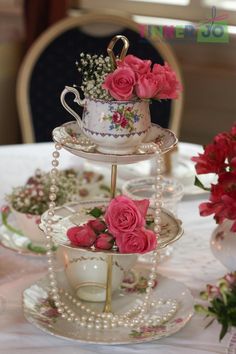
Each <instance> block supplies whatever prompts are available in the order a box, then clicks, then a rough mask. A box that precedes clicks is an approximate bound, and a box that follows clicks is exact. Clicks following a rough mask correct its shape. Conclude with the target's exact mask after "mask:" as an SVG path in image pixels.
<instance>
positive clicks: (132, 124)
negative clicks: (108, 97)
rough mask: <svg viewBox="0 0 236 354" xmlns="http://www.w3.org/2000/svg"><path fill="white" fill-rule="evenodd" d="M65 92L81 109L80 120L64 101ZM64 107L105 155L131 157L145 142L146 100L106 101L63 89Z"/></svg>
mask: <svg viewBox="0 0 236 354" xmlns="http://www.w3.org/2000/svg"><path fill="white" fill-rule="evenodd" d="M68 92H71V93H73V94H74V95H75V99H74V101H75V102H77V103H78V104H79V105H80V106H83V107H84V110H83V116H82V119H81V118H80V117H79V115H78V114H77V113H76V112H75V111H74V110H72V109H71V108H70V107H69V106H68V104H67V103H66V102H65V96H66V94H67V93H68ZM61 103H62V105H63V107H64V108H65V109H66V110H67V111H68V112H69V113H70V114H72V115H73V117H75V118H76V120H77V122H78V124H79V126H80V128H81V130H82V131H83V133H84V134H85V135H86V136H87V137H88V138H89V139H90V140H91V141H93V142H94V143H95V144H96V145H97V150H98V151H100V152H102V153H108V154H117V155H123V154H131V153H133V152H134V151H135V150H136V149H137V146H138V145H139V144H140V143H141V142H142V141H144V139H145V137H146V135H147V133H148V131H149V129H150V127H151V118H150V110H149V101H148V100H140V99H136V100H133V101H105V100H99V99H91V98H85V99H84V100H81V98H80V95H79V92H78V91H77V90H76V89H75V88H73V87H68V86H66V87H65V89H64V90H63V91H62V94H61Z"/></svg>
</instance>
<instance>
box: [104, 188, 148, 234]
mask: <svg viewBox="0 0 236 354" xmlns="http://www.w3.org/2000/svg"><path fill="white" fill-rule="evenodd" d="M148 205H149V200H147V199H145V200H141V201H133V200H131V199H130V198H128V197H125V196H123V195H121V196H118V197H116V198H114V199H112V201H111V202H110V204H109V205H108V207H107V210H106V213H105V221H106V224H107V226H108V230H109V232H110V233H111V234H112V235H113V236H114V237H116V236H117V235H118V234H123V233H126V232H132V231H134V230H135V229H137V228H140V227H142V226H144V224H145V216H146V211H147V208H148Z"/></svg>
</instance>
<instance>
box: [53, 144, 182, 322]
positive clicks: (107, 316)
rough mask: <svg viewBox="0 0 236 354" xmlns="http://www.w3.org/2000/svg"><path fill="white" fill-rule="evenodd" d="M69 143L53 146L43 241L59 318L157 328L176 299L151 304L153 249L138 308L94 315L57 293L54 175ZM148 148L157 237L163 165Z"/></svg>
mask: <svg viewBox="0 0 236 354" xmlns="http://www.w3.org/2000/svg"><path fill="white" fill-rule="evenodd" d="M68 142H70V143H71V142H73V143H74V142H75V138H73V139H70V141H69V140H68V139H61V141H60V143H56V144H55V151H53V153H52V156H53V160H52V166H53V168H52V169H51V186H50V194H49V200H50V202H49V210H48V218H47V224H46V239H47V244H46V248H47V256H48V273H49V279H50V287H51V292H52V298H53V300H54V301H55V306H56V307H57V309H58V312H59V313H61V316H62V318H64V319H66V320H67V321H69V322H71V321H73V322H76V323H78V324H79V326H81V327H86V328H96V329H108V328H114V327H117V326H121V327H131V328H133V327H140V326H143V325H144V324H147V325H152V326H155V325H160V324H162V323H164V322H166V321H168V320H169V319H170V318H171V317H173V315H174V314H175V313H176V311H177V308H178V304H177V301H176V300H172V299H168V300H166V301H164V300H163V299H159V300H158V301H151V293H152V288H153V286H154V280H155V278H156V265H157V260H158V258H157V256H158V250H157V249H156V250H154V251H153V252H152V258H151V270H150V274H149V280H148V283H147V284H148V286H147V288H146V294H145V296H144V300H143V302H142V304H141V305H138V306H135V307H134V308H132V309H130V310H129V311H127V312H126V313H125V314H113V313H100V312H96V311H94V310H92V309H90V308H89V307H87V306H86V305H84V304H83V303H82V302H81V301H78V299H76V298H74V297H73V296H72V295H71V294H70V293H68V292H67V291H64V290H63V289H61V290H59V288H58V285H57V279H56V272H55V269H54V261H53V252H52V251H51V249H52V247H53V236H52V231H53V229H52V224H53V216H54V215H55V212H54V209H55V207H56V204H55V200H56V196H57V195H56V193H57V191H58V187H57V174H58V169H57V167H58V166H59V161H58V159H59V157H60V153H59V150H61V148H62V146H63V145H64V144H66V143H68ZM149 145H150V147H151V148H152V149H153V151H154V152H155V156H156V164H157V171H156V183H155V204H154V205H155V216H154V225H155V226H154V231H155V233H156V234H157V235H159V234H160V231H161V225H160V223H161V217H160V215H161V206H162V202H161V192H162V185H161V183H160V182H161V178H162V177H161V164H162V156H161V149H160V147H159V146H157V145H155V144H152V146H151V144H149ZM62 296H64V297H65V300H66V303H71V304H72V306H73V307H76V308H77V309H79V313H77V312H75V311H73V310H72V308H71V306H68V305H67V304H65V302H63V301H62ZM162 305H167V307H168V310H166V311H164V314H162V315H155V314H152V313H151V311H153V310H152V309H154V308H155V309H156V308H157V307H158V306H162Z"/></svg>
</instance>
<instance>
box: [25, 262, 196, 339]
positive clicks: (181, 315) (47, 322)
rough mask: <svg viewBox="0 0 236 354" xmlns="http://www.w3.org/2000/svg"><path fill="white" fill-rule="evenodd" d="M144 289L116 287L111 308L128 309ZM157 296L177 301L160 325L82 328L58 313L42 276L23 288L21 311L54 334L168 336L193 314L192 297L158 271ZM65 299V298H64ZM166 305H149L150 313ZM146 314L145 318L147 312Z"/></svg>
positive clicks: (79, 336) (60, 276)
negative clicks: (168, 317) (176, 306)
mask: <svg viewBox="0 0 236 354" xmlns="http://www.w3.org/2000/svg"><path fill="white" fill-rule="evenodd" d="M137 271H140V269H138V268H137ZM147 271H148V270H146V272H147ZM145 274H146V275H145ZM145 274H144V275H143V274H140V279H141V277H143V276H144V277H145V276H147V273H145ZM57 278H58V281H59V283H61V285H62V284H63V287H65V286H66V285H65V281H64V278H63V273H57ZM143 290H144V291H140V290H139V289H134V290H133V291H129V292H127V290H123V289H120V290H117V291H116V292H115V293H114V296H113V301H112V307H113V311H114V312H115V313H121V312H122V311H127V309H128V308H130V306H135V305H136V304H138V303H140V301H142V299H143V297H144V296H145V287H144V289H143ZM124 295H125V296H124ZM160 298H161V299H163V300H165V301H167V300H168V299H171V300H176V301H177V304H178V309H177V312H176V313H175V314H174V315H173V317H171V318H170V319H169V320H167V321H166V322H165V323H163V324H162V325H156V326H149V325H143V326H142V327H137V328H135V329H132V328H123V327H118V328H114V329H107V330H106V331H104V330H98V329H95V328H93V329H84V328H82V327H79V326H78V325H76V324H74V323H71V322H67V321H66V320H64V319H63V318H62V317H61V315H60V314H59V313H58V311H57V308H56V306H55V303H54V301H53V300H52V296H51V294H50V287H49V279H48V277H45V278H43V279H41V280H40V281H38V282H37V283H35V284H33V285H32V286H30V287H29V288H27V289H26V290H25V291H24V293H23V308H24V315H25V317H26V319H27V320H28V321H29V322H30V323H32V324H33V325H35V326H36V327H38V328H40V329H41V330H43V331H45V332H47V333H49V334H51V335H54V336H57V337H61V338H64V339H68V340H75V341H78V342H84V343H93V344H109V345H115V344H133V343H142V342H148V341H152V340H157V339H160V338H163V337H167V336H170V335H172V334H174V333H176V332H178V331H179V330H180V329H181V328H182V327H184V326H185V325H186V323H187V322H188V321H189V320H190V318H191V317H192V315H193V304H194V300H193V297H192V295H191V294H190V292H189V290H188V289H187V288H186V286H185V285H184V284H182V283H180V282H177V281H175V280H173V279H169V278H166V277H163V276H161V275H157V279H156V285H155V286H154V290H153V296H152V301H155V300H158V299H160ZM64 301H65V302H66V299H64ZM90 306H93V307H98V306H100V307H101V309H102V304H98V303H93V304H92V303H90ZM166 306H167V305H166V304H164V305H161V306H160V305H158V306H157V307H156V308H153V307H152V309H151V311H150V316H151V315H152V313H153V311H160V313H161V312H163V311H166V310H167V308H166ZM145 316H147V318H148V316H149V314H147V315H145Z"/></svg>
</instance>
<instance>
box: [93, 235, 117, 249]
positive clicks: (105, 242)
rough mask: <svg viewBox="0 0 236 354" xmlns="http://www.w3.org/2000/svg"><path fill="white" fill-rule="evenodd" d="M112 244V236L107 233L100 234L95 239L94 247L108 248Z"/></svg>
mask: <svg viewBox="0 0 236 354" xmlns="http://www.w3.org/2000/svg"><path fill="white" fill-rule="evenodd" d="M113 245H114V238H113V237H112V236H111V235H109V234H100V235H99V236H98V237H97V239H96V241H95V244H94V246H95V248H97V249H101V250H110V249H111V248H112V247H113Z"/></svg>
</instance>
